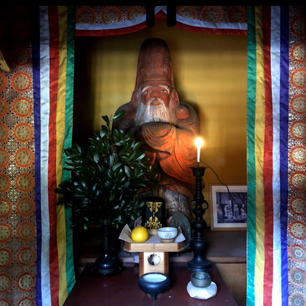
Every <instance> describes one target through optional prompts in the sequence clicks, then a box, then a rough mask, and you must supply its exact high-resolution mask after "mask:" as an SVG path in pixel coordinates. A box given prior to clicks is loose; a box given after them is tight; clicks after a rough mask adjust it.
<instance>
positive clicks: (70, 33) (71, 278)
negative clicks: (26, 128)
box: [62, 6, 75, 294]
mask: <svg viewBox="0 0 306 306" xmlns="http://www.w3.org/2000/svg"><path fill="white" fill-rule="evenodd" d="M67 14H68V25H67V67H66V101H65V140H64V150H65V149H67V148H70V147H71V145H72V128H73V90H74V29H75V7H74V6H68V8H67ZM65 162H66V155H65V154H63V176H62V178H63V181H64V180H66V179H69V177H70V172H69V171H67V170H64V165H65ZM65 222H66V274H67V275H66V277H67V293H68V294H69V293H70V291H71V290H72V288H73V286H74V284H75V274H74V256H73V233H72V227H71V208H68V207H65Z"/></svg>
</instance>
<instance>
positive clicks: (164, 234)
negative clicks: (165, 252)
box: [157, 227, 177, 241]
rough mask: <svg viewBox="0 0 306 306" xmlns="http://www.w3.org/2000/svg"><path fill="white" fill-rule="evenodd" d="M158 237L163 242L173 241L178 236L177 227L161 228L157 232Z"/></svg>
mask: <svg viewBox="0 0 306 306" xmlns="http://www.w3.org/2000/svg"><path fill="white" fill-rule="evenodd" d="M157 235H158V237H159V238H160V239H161V240H164V241H165V240H166V241H173V240H174V238H175V237H176V236H177V228H176V227H161V228H159V229H158V230H157Z"/></svg>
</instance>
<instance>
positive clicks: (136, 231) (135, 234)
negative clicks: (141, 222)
mask: <svg viewBox="0 0 306 306" xmlns="http://www.w3.org/2000/svg"><path fill="white" fill-rule="evenodd" d="M131 238H132V240H133V242H145V241H146V240H147V239H148V238H149V233H148V230H147V229H146V228H145V227H144V226H136V227H135V228H133V230H132V232H131Z"/></svg>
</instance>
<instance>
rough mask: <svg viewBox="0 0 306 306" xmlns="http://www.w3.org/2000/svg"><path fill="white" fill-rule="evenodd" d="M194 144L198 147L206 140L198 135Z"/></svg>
mask: <svg viewBox="0 0 306 306" xmlns="http://www.w3.org/2000/svg"><path fill="white" fill-rule="evenodd" d="M194 144H195V145H196V147H197V148H201V147H202V146H203V145H204V141H203V139H202V138H201V137H197V138H196V139H195V140H194Z"/></svg>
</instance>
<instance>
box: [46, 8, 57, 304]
mask: <svg viewBox="0 0 306 306" xmlns="http://www.w3.org/2000/svg"><path fill="white" fill-rule="evenodd" d="M49 27H50V28H49V35H50V43H49V44H50V115H49V116H50V117H49V160H48V180H49V186H48V192H49V198H48V199H49V218H50V250H49V252H50V253H49V254H50V259H49V262H50V288H51V303H52V306H58V303H59V301H58V290H59V272H58V253H57V236H56V194H55V192H54V190H55V188H56V105H57V93H58V73H59V27H58V13H57V7H56V6H49Z"/></svg>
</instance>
